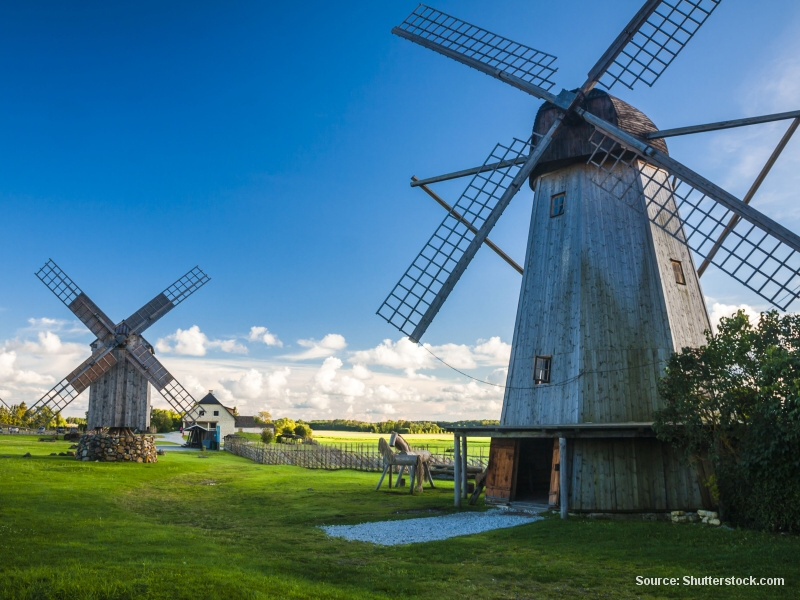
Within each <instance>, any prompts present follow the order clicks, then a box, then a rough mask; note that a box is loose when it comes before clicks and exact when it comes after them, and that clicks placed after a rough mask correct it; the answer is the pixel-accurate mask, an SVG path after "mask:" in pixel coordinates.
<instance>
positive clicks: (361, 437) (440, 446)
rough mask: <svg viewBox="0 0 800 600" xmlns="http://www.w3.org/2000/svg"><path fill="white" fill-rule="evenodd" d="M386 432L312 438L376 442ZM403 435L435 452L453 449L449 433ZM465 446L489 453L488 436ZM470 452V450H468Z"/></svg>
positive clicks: (330, 433) (332, 433) (324, 433)
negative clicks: (481, 449)
mask: <svg viewBox="0 0 800 600" xmlns="http://www.w3.org/2000/svg"><path fill="white" fill-rule="evenodd" d="M389 436H390V434H388V433H366V432H360V431H324V430H320V431H314V439H315V440H317V441H318V442H319V443H321V444H358V443H365V444H366V443H374V444H377V443H378V440H379V439H380V438H382V437H383V438H386V441H387V442H388V441H389ZM403 437H404V438H405V439H406V440H407V441H408V443H409V444H411V445H412V446H413V447H415V448H424V449H427V450H430V451H431V452H435V453H444V452H445V451H446V450H449V451H452V450H453V435H452V434H450V433H404V434H403ZM467 447H468V449H469V448H472V449H473V450H474V451H475V452H478V451H479V449H480V448H483V449H484V453H485V454H487V455H488V453H489V438H468V439H467ZM469 452H470V454H471V453H472V450H469Z"/></svg>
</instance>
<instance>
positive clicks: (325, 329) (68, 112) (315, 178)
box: [0, 0, 800, 420]
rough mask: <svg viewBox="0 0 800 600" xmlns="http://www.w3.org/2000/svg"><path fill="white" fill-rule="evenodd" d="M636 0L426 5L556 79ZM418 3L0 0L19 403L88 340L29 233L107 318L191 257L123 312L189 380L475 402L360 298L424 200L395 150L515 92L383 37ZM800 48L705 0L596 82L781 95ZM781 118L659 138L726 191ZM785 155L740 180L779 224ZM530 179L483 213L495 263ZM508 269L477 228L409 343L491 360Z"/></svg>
mask: <svg viewBox="0 0 800 600" xmlns="http://www.w3.org/2000/svg"><path fill="white" fill-rule="evenodd" d="M639 5H640V2H639V1H638V0H633V1H629V0H619V1H615V2H613V3H611V4H609V3H597V2H591V1H590V0H574V1H570V2H547V3H546V2H523V1H521V0H520V1H514V0H509V1H498V2H493V3H491V4H490V3H486V2H477V1H462V2H455V1H444V2H439V3H436V4H434V6H435V7H436V8H439V9H440V10H443V11H445V12H448V13H451V14H453V15H455V16H458V17H460V18H462V19H464V20H467V21H470V22H473V23H476V24H479V25H481V26H483V27H485V28H487V29H489V30H492V31H495V32H497V33H500V34H502V35H505V36H506V37H510V38H512V39H515V40H517V41H520V42H522V43H526V44H528V45H531V46H533V47H536V48H539V49H542V50H544V51H547V52H550V53H552V54H555V55H556V56H558V57H559V59H558V61H557V66H558V68H559V71H558V73H557V74H556V77H555V79H556V81H557V84H558V86H560V87H566V88H573V87H576V86H578V85H580V84H581V83H582V82H583V80H584V79H585V74H586V72H587V71H588V69H589V68H590V67H591V66H592V65H593V64H594V62H595V61H596V59H597V58H598V57H599V56H600V54H601V53H602V52H603V51H604V50H605V48H606V47H607V46H608V44H609V43H610V42H611V41H612V40H613V39H614V37H615V36H616V35H617V34H618V32H619V31H620V30H621V29H622V27H623V26H624V25H625V24H627V22H628V21H629V19H630V18H631V16H632V15H633V14H634V13H635V11H636V10H637V9H638V7H639ZM415 6H416V4H415V3H414V2H391V3H390V2H380V3H376V2H349V3H341V4H340V3H328V2H306V3H303V2H295V3H281V4H278V3H266V2H235V3H223V2H168V3H163V2H137V3H127V4H122V3H104V2H83V3H63V2H51V3H50V2H27V3H21V4H15V5H11V4H4V5H2V6H0V73H2V77H3V82H4V90H5V91H4V93H3V94H2V95H0V131H2V136H0V209H2V212H0V248H2V256H3V260H2V262H0V286H2V287H0V396H1V397H3V398H4V399H6V401H8V402H20V401H26V402H28V403H31V402H32V401H35V400H36V399H37V398H38V397H39V396H40V395H41V393H42V392H43V391H45V390H46V389H49V387H51V386H52V385H53V384H54V383H55V382H56V381H57V380H58V379H60V378H61V377H62V376H63V375H65V374H66V373H67V372H69V371H70V370H71V369H72V367H73V366H75V365H77V364H78V363H79V362H80V361H81V360H82V359H83V358H85V356H87V355H88V353H89V347H88V344H89V342H91V341H92V340H91V339H90V338H91V336H90V334H88V332H86V330H85V328H84V327H83V326H82V325H81V324H80V323H78V322H77V321H76V320H75V319H74V318H73V317H72V315H71V313H70V312H69V311H68V310H67V309H66V307H64V306H63V305H62V304H60V302H58V300H57V299H56V298H55V297H54V296H53V295H52V294H51V293H50V292H49V291H48V290H47V289H45V287H44V286H43V285H42V284H41V283H40V282H39V281H38V279H36V277H34V275H33V273H34V271H36V270H37V269H38V268H39V267H40V266H41V265H42V264H43V263H44V262H45V261H46V260H47V259H48V258H52V259H54V260H55V261H56V262H57V263H58V264H59V265H60V266H61V267H62V268H63V269H64V270H65V271H66V272H67V273H68V274H69V275H70V276H71V277H72V278H73V279H74V280H75V281H76V282H77V283H78V285H80V286H81V287H82V289H83V290H84V291H85V292H87V293H88V295H89V296H90V297H91V298H92V299H93V300H94V301H95V302H97V304H98V305H99V306H101V307H102V308H103V309H104V310H105V312H106V313H108V314H109V315H110V316H111V317H112V319H116V320H120V319H122V318H124V317H125V316H127V315H129V314H130V313H131V312H133V311H134V310H135V309H137V308H139V306H141V305H142V304H144V303H145V302H146V301H148V300H149V299H150V298H152V297H153V296H154V295H155V294H156V293H157V292H159V291H161V290H162V289H163V288H164V287H166V286H167V285H168V284H170V283H171V282H172V281H174V280H175V279H177V278H178V277H179V276H180V275H182V274H183V273H184V272H186V271H187V270H189V269H190V268H191V267H193V266H194V265H196V264H197V265H199V266H200V267H201V268H203V269H204V270H205V271H206V272H207V273H208V274H209V275H210V276H211V278H212V280H211V282H210V283H209V284H208V285H207V286H206V287H204V288H203V289H201V290H200V291H199V292H198V293H197V294H196V295H195V296H193V297H191V298H190V299H189V300H188V301H186V302H185V303H184V304H182V305H181V306H179V307H178V308H177V309H176V310H174V311H173V312H172V313H170V314H169V315H168V316H167V317H165V318H164V319H163V320H162V321H160V322H159V323H157V324H156V325H155V326H153V327H152V328H151V329H150V330H148V332H147V333H146V337H147V339H148V340H149V341H150V342H151V343H153V344H154V345H156V346H157V352H158V355H159V357H160V358H161V360H162V361H163V362H164V364H165V365H166V366H167V368H169V369H170V370H171V371H172V372H173V373H174V374H175V375H176V376H178V378H179V379H180V380H181V381H182V382H183V383H184V385H186V386H187V387H188V388H189V389H190V390H192V391H193V392H194V393H201V392H202V391H203V390H205V389H214V390H216V392H215V393H218V394H219V395H220V396H221V397H222V399H223V400H224V401H225V402H227V403H229V404H231V405H237V406H239V407H240V411H241V412H243V413H253V412H256V411H257V410H261V409H263V408H266V409H269V410H271V411H272V412H273V413H274V414H276V415H289V416H294V417H303V418H315V417H318V418H333V417H347V416H350V417H353V418H364V419H370V420H379V419H383V418H398V417H404V418H419V419H421V418H434V419H458V418H479V417H483V418H497V417H498V416H499V412H500V403H501V401H502V389H501V388H499V387H492V386H487V385H484V384H478V383H475V382H471V380H469V379H467V378H465V377H463V376H462V375H459V374H458V373H455V372H453V371H450V370H448V369H442V368H437V363H436V361H435V360H434V359H432V357H431V356H430V354H428V353H427V352H426V351H424V350H421V349H419V348H417V347H415V346H413V345H410V344H408V343H404V342H402V341H400V334H399V333H398V332H397V331H396V330H394V329H393V328H392V327H391V326H389V325H388V324H387V323H385V322H384V321H383V320H382V319H381V318H379V317H378V316H376V315H375V311H376V310H377V308H378V306H379V305H380V304H381V302H382V301H383V299H384V297H385V296H386V294H387V293H388V292H389V291H390V290H391V288H392V287H393V286H394V284H395V283H396V281H397V280H398V279H399V277H400V276H401V275H402V273H403V271H404V270H405V268H406V266H407V265H408V264H409V263H410V262H411V260H412V259H413V258H414V256H415V255H416V253H417V252H418V251H419V250H420V249H421V247H422V246H423V244H424V243H425V241H426V240H427V239H428V237H429V235H430V234H431V233H432V231H433V230H434V229H435V227H436V226H437V225H438V223H439V222H440V221H441V219H442V218H443V214H442V209H441V208H439V207H438V206H437V205H436V204H434V203H433V202H432V201H431V200H430V199H429V198H428V197H427V196H426V195H425V194H424V193H423V192H421V191H420V190H417V189H412V188H410V187H409V186H408V181H409V178H410V176H411V175H417V176H420V177H424V176H429V175H434V174H438V173H442V172H448V171H452V170H458V169H462V168H466V167H470V166H474V165H478V164H480V163H482V162H483V160H484V158H485V157H486V155H487V154H488V153H489V151H490V150H491V148H492V147H493V146H494V144H495V143H496V142H498V141H508V140H510V139H511V138H512V137H519V138H525V137H527V136H528V134H529V131H530V127H531V124H532V119H533V116H534V114H535V111H536V109H537V106H538V103H537V102H536V101H535V100H533V99H532V98H530V97H528V96H526V95H525V94H523V93H521V92H519V91H517V90H515V89H512V88H510V87H509V86H506V85H504V84H502V83H500V82H498V81H495V80H493V79H491V78H489V77H486V76H483V75H481V74H479V73H477V72H474V71H472V70H470V69H467V68H466V67H463V66H462V65H459V64H456V63H455V62H453V61H449V60H447V59H445V58H443V57H441V56H439V55H437V54H435V53H433V52H430V51H427V50H424V49H422V48H420V47H418V46H416V45H414V44H411V43H409V42H407V41H405V40H402V39H400V38H397V37H395V36H392V35H391V34H390V29H391V27H392V26H393V25H396V24H398V23H399V22H401V21H402V20H403V19H404V18H405V16H406V15H407V14H408V13H409V12H410V11H411V10H413V8H414V7H415ZM798 57H800V5H798V4H797V3H795V2H790V1H788V0H787V1H777V0H776V1H772V2H766V3H760V4H758V6H756V3H752V2H748V1H746V0H725V1H724V2H723V3H722V4H721V5H720V7H719V8H718V9H717V11H716V12H715V13H714V14H713V15H712V16H711V18H710V19H709V20H708V22H707V23H706V24H705V25H704V26H703V28H702V29H701V30H700V32H699V33H698V35H697V36H696V37H695V38H694V39H693V40H692V41H691V42H690V43H689V45H688V46H687V47H686V49H685V50H684V51H683V52H682V53H681V55H680V56H679V57H678V59H677V60H676V61H675V63H673V64H672V65H671V66H670V67H669V69H668V70H667V71H666V73H665V74H664V76H663V77H662V78H661V79H660V80H659V81H658V82H657V83H656V85H655V86H654V87H653V88H647V87H646V86H641V87H639V88H637V89H636V90H635V91H629V90H624V89H616V88H615V90H614V92H615V94H617V95H619V96H620V97H621V98H623V99H625V100H626V101H628V102H631V103H632V104H634V105H636V106H637V107H639V108H640V109H641V110H643V111H644V112H645V113H647V114H648V115H649V116H650V117H651V118H652V119H653V120H654V121H655V123H656V124H657V125H658V126H659V127H661V128H669V127H677V126H681V125H688V124H695V123H703V122H708V121H716V120H722V119H728V118H738V117H744V116H750V115H756V114H763V113H769V112H780V111H788V110H795V109H797V108H798V104H799V102H798V97H799V96H800V58H798ZM560 87H557V88H555V89H556V90H557V89H560ZM785 126H786V123H781V124H776V125H766V126H759V127H752V128H746V129H739V130H734V131H729V132H724V133H714V134H703V135H699V136H692V137H686V138H674V139H672V140H670V141H669V142H668V143H669V147H670V152H671V154H672V155H673V156H674V157H676V158H678V159H679V160H681V161H682V162H684V163H685V164H687V165H688V166H690V167H692V168H693V169H695V170H696V171H698V172H700V173H701V174H703V175H705V176H706V177H708V178H709V179H711V180H712V181H714V182H716V183H718V184H720V185H722V186H723V187H725V188H726V189H728V191H730V192H732V193H734V194H735V195H737V196H738V197H742V196H743V195H744V193H745V191H746V190H747V188H748V187H749V185H750V183H751V182H752V180H753V179H754V177H755V175H756V174H757V172H758V170H759V169H760V167H761V165H762V164H763V162H764V161H765V160H766V158H767V156H768V155H769V153H770V151H771V150H772V147H773V146H774V144H775V143H776V141H777V139H778V138H779V137H780V136H781V134H782V132H783V130H784V129H785ZM799 167H800V142H798V140H793V141H792V142H791V143H790V145H789V146H788V147H787V149H786V150H785V151H784V155H783V156H782V158H781V160H780V162H779V163H778V165H777V166H776V167H775V169H774V170H773V173H772V174H771V175H770V177H769V178H768V180H767V182H766V183H765V185H764V186H763V187H762V190H761V191H760V192H759V194H758V195H757V196H756V199H755V200H754V201H753V205H754V206H755V207H757V208H759V209H760V210H762V211H763V212H765V213H766V214H768V215H769V216H771V217H773V218H775V219H778V220H780V221H781V222H782V223H784V224H786V225H787V226H789V227H790V228H791V229H793V230H794V231H797V232H800V213H799V212H798V211H799V209H798V208H797V203H796V201H795V197H796V192H795V190H796V189H798V187H799V185H798V184H800V168H799ZM464 185H466V181H465V180H460V181H457V182H451V183H447V184H442V185H440V186H438V187H437V191H438V192H439V193H440V194H441V195H443V196H444V197H445V198H446V199H449V200H451V201H453V202H454V201H455V200H456V199H457V198H458V196H459V194H460V192H461V190H462V189H463V186H464ZM531 200H532V193H531V192H530V191H529V190H527V189H524V190H523V192H522V193H520V194H519V195H518V196H517V198H516V199H515V200H514V202H513V203H512V205H511V207H510V208H509V210H508V211H507V212H506V214H505V215H504V217H503V218H502V219H501V221H500V223H499V225H498V226H497V228H496V229H495V231H493V233H492V236H491V237H492V239H494V240H495V241H496V242H497V243H498V244H499V245H501V246H502V247H503V248H504V249H505V250H506V251H507V252H509V254H511V255H512V256H514V257H515V258H516V259H517V260H518V262H522V259H523V258H524V252H525V243H526V232H527V222H528V219H529V211H530V206H531ZM519 284H520V277H519V275H518V274H517V273H516V272H514V271H512V270H511V269H510V268H509V267H508V266H507V265H505V264H504V263H502V262H501V261H500V260H499V259H498V258H497V257H496V256H494V255H493V254H492V253H491V252H488V251H486V250H484V251H482V252H480V253H479V255H478V256H477V258H476V259H475V260H474V261H473V264H472V265H471V267H470V268H469V270H468V271H467V274H466V275H465V276H464V278H462V281H461V282H460V283H459V285H458V286H457V288H456V291H455V292H454V293H453V295H452V296H451V297H450V299H449V300H448V302H447V304H446V305H445V308H444V309H443V310H442V312H441V313H440V314H439V316H438V317H437V320H436V321H435V322H434V324H433V325H432V326H431V328H430V329H429V331H428V333H427V334H426V337H425V339H424V341H426V342H428V343H430V344H431V345H432V349H433V351H434V352H435V353H436V354H437V355H439V356H442V357H444V358H446V359H447V360H448V361H449V362H451V363H452V364H454V365H457V366H459V367H461V368H462V369H463V370H465V371H466V372H468V373H470V374H471V375H473V376H475V377H477V378H479V379H488V380H490V381H493V382H495V383H502V382H503V381H504V375H503V373H504V371H503V369H504V366H505V362H506V360H507V354H508V344H510V342H511V333H512V327H513V321H514V311H515V309H516V304H517V299H518V292H519ZM702 284H703V288H704V292H705V294H706V296H707V297H708V299H709V308H710V310H712V312H714V314H715V315H718V314H722V313H723V312H725V311H726V310H733V308H734V307H736V306H740V305H748V306H749V307H752V308H753V309H754V310H759V309H762V308H766V307H765V306H764V305H763V303H762V302H761V301H760V300H759V299H758V298H756V297H754V296H753V295H751V294H749V293H747V292H746V290H744V289H743V288H741V287H740V286H739V285H738V284H736V283H735V282H732V281H731V280H729V279H728V278H727V276H724V275H721V274H719V273H715V272H713V268H712V269H709V272H708V273H707V274H706V275H705V276H704V277H703V280H702ZM791 308H792V309H794V307H791ZM253 328H256V329H253ZM265 340H266V342H265ZM267 342H269V343H267ZM439 366H441V365H439ZM154 404H155V405H157V406H159V405H163V402H162V401H161V400H160V398H159V397H158V395H157V394H154ZM85 405H86V398H81V399H79V400H78V401H76V402H75V403H74V405H73V406H71V407H70V409H68V410H67V414H76V415H80V414H82V412H83V411H84V410H85Z"/></svg>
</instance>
